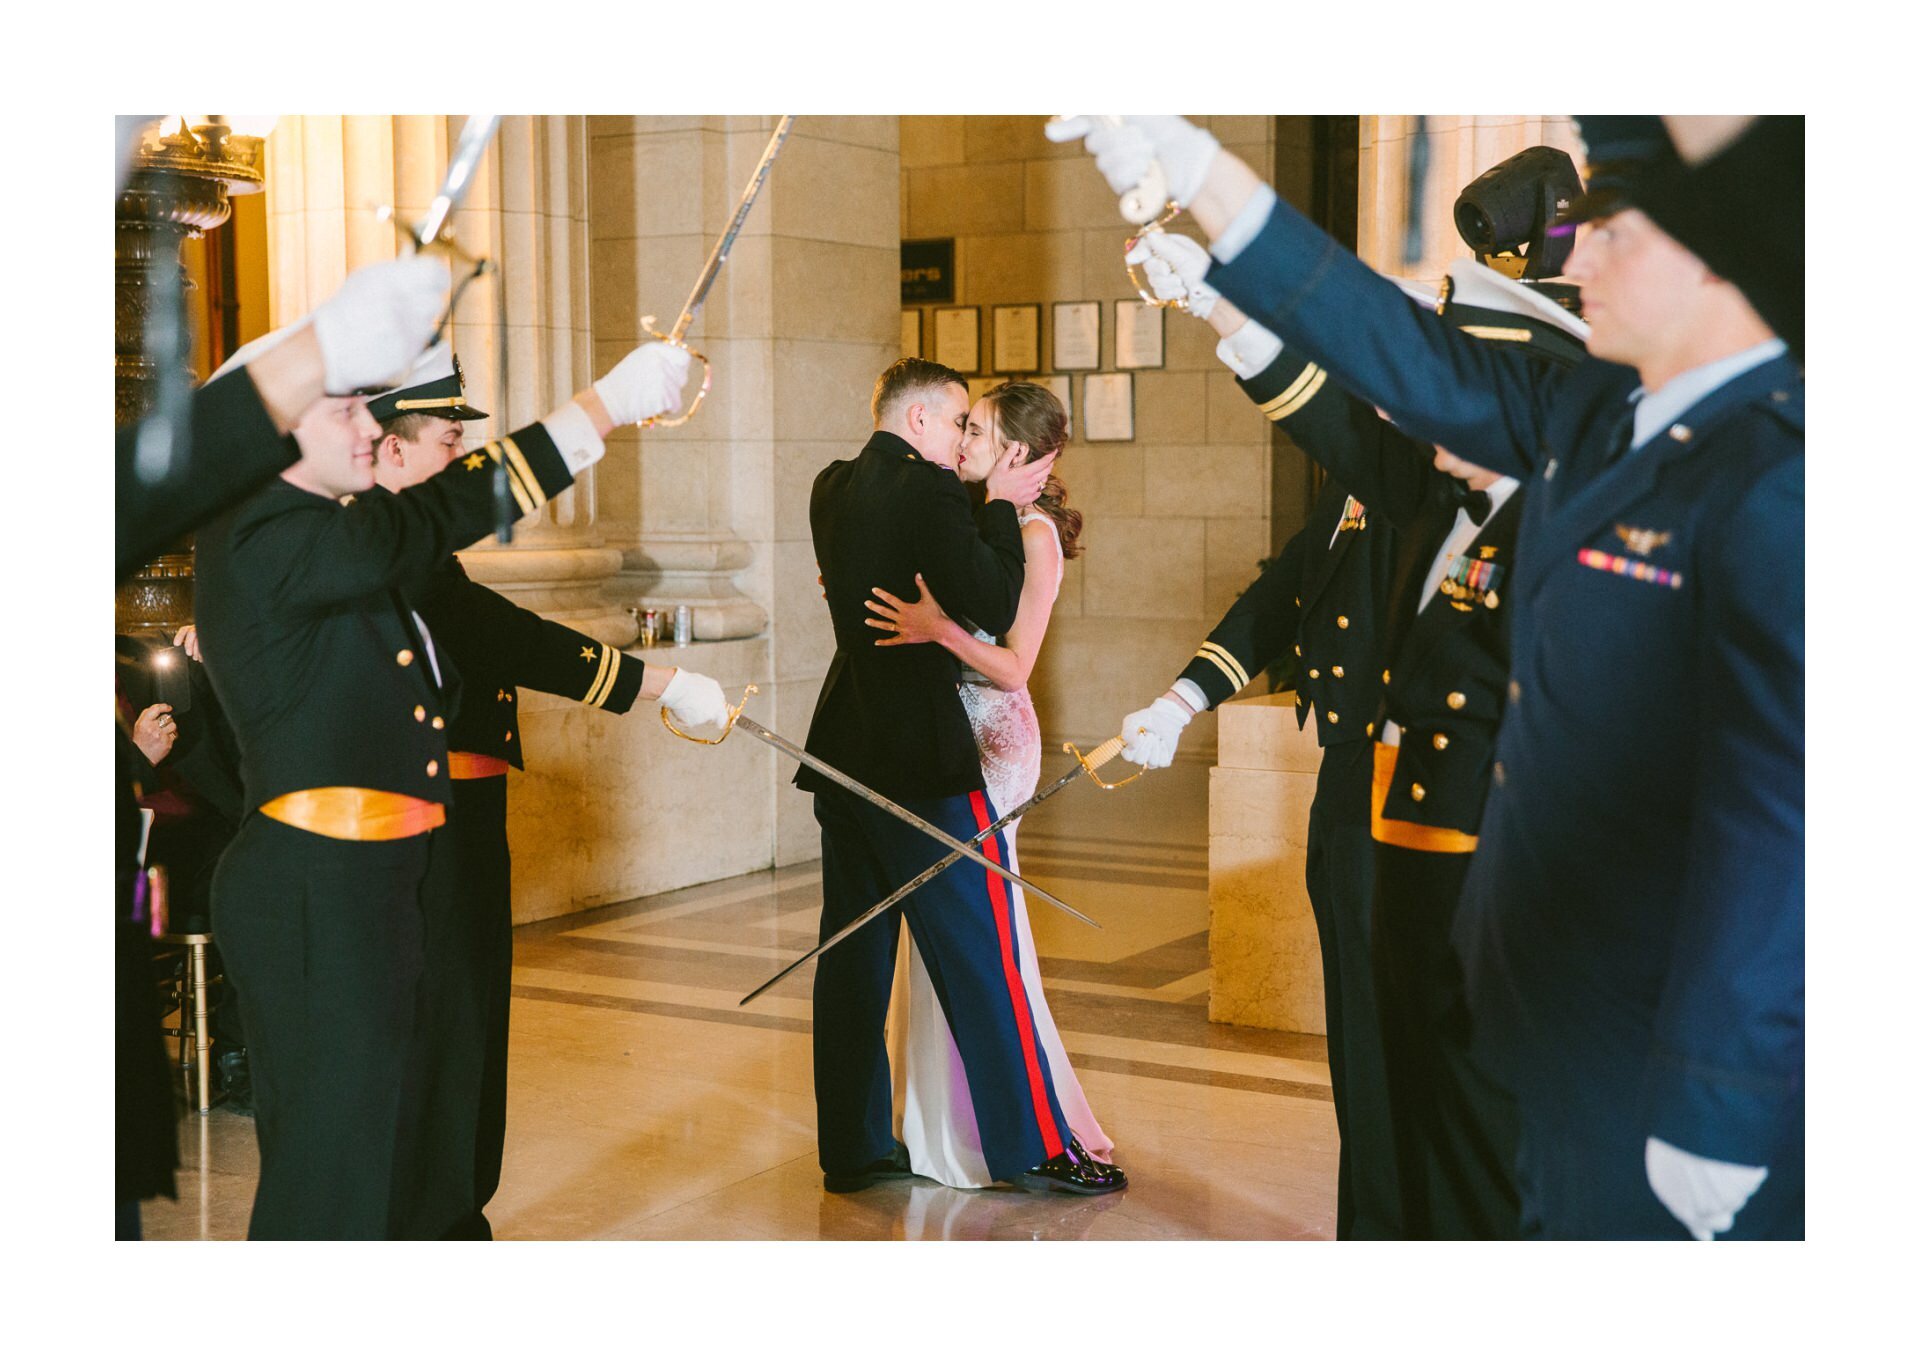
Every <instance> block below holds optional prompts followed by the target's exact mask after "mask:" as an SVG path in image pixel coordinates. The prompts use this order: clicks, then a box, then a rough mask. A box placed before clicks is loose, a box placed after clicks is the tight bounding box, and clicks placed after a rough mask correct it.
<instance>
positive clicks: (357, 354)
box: [313, 254, 453, 395]
mask: <svg viewBox="0 0 1920 1356" xmlns="http://www.w3.org/2000/svg"><path fill="white" fill-rule="evenodd" d="M452 284H453V277H452V275H451V274H450V273H448V271H447V265H446V261H445V260H443V259H437V258H433V257H432V256H428V255H419V254H410V255H408V256H407V257H406V258H404V259H389V260H388V261H387V262H386V263H384V264H368V265H367V266H366V267H365V268H358V269H355V270H354V271H353V272H351V273H349V274H348V275H347V280H346V281H345V282H343V283H341V284H340V290H339V291H338V292H335V293H334V294H333V295H332V296H330V297H328V298H327V299H326V300H325V301H323V302H321V303H320V304H319V305H318V306H316V307H315V308H314V311H313V336H314V338H315V339H317V340H319V341H320V358H321V361H322V363H323V364H324V365H325V367H326V379H327V390H328V391H330V392H332V393H333V394H336V395H346V394H347V393H349V392H352V391H365V390H369V389H372V388H376V387H380V386H392V385H393V384H395V383H396V382H398V381H399V380H400V379H401V378H402V377H404V376H405V375H406V373H407V370H408V368H410V367H411V366H412V364H413V360H414V359H415V358H417V357H419V356H420V352H421V350H422V349H424V348H426V346H427V340H429V339H431V338H433V327H434V326H435V325H437V324H439V323H440V313H441V312H442V311H444V310H445V309H446V305H447V289H448V288H449V287H451V286H452Z"/></svg>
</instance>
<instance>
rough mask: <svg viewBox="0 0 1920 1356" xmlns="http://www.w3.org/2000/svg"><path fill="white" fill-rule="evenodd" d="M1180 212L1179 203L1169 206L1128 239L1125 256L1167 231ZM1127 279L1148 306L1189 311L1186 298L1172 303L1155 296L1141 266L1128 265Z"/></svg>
mask: <svg viewBox="0 0 1920 1356" xmlns="http://www.w3.org/2000/svg"><path fill="white" fill-rule="evenodd" d="M1180 212H1181V207H1180V204H1179V203H1177V202H1176V203H1169V204H1167V210H1166V211H1165V212H1162V213H1161V214H1160V215H1159V216H1158V217H1157V218H1155V219H1154V220H1153V221H1150V222H1148V223H1147V224H1146V225H1144V226H1142V227H1141V228H1140V229H1139V230H1138V231H1137V232H1135V233H1134V234H1133V235H1130V236H1128V237H1127V243H1126V244H1125V245H1124V246H1123V247H1122V254H1123V256H1124V255H1127V254H1132V253H1133V247H1134V246H1135V245H1137V244H1139V243H1140V242H1141V241H1142V240H1144V239H1146V238H1147V237H1148V236H1150V235H1153V234H1155V233H1156V232H1160V231H1164V230H1166V229H1167V227H1168V226H1169V225H1171V224H1172V222H1173V219H1174V218H1175V217H1177V216H1179V215H1180ZM1127 279H1128V281H1130V282H1131V283H1132V284H1133V290H1134V291H1136V292H1138V293H1139V294H1140V300H1142V301H1144V302H1146V303H1147V305H1149V306H1151V307H1153V308H1154V309H1155V310H1160V311H1184V310H1186V309H1187V299H1186V298H1185V297H1175V298H1174V299H1173V300H1172V301H1165V300H1162V299H1161V298H1159V297H1156V296H1155V295H1154V294H1153V288H1152V287H1150V286H1148V284H1147V279H1146V275H1145V274H1144V273H1142V272H1141V267H1140V265H1139V264H1128V265H1127Z"/></svg>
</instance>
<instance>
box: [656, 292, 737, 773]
mask: <svg viewBox="0 0 1920 1356" xmlns="http://www.w3.org/2000/svg"><path fill="white" fill-rule="evenodd" d="M653 324H654V318H653V317H652V316H650V315H643V316H641V317H640V325H641V327H642V328H643V329H645V330H646V332H647V333H648V334H651V335H652V336H653V337H654V338H655V339H658V340H659V341H660V342H661V343H663V344H672V345H673V346H674V347H675V348H684V349H686V350H687V352H688V353H690V354H692V355H693V356H694V357H696V358H698V359H699V360H700V366H701V367H702V368H704V369H705V371H704V372H702V374H701V376H700V389H699V390H698V391H696V392H694V396H693V403H692V404H691V405H689V406H687V408H686V409H684V410H682V411H681V412H680V413H679V414H677V415H674V416H673V417H672V418H668V417H667V416H666V415H664V414H656V415H654V416H653V418H651V419H642V420H641V421H640V427H641V428H679V427H680V425H682V424H684V423H686V422H687V420H689V419H691V418H693V416H694V413H695V411H697V410H698V409H699V408H700V402H701V401H703V400H705V399H706V398H707V392H708V391H711V390H712V389H713V364H712V363H710V362H708V361H707V355H706V354H704V353H702V352H700V351H699V350H698V349H696V348H694V347H692V346H691V345H690V344H688V343H687V341H686V340H684V339H676V338H674V336H672V335H671V334H662V333H660V331H659V330H657V329H655V328H654V327H653ZM749 690H751V689H749ZM735 714H738V713H737V712H736V713H735ZM728 728H732V727H731V726H729V727H728ZM703 742H708V743H715V744H717V743H719V742H720V741H719V740H717V739H716V740H709V741H703Z"/></svg>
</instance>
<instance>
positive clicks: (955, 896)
mask: <svg viewBox="0 0 1920 1356" xmlns="http://www.w3.org/2000/svg"><path fill="white" fill-rule="evenodd" d="M900 803H901V804H902V805H903V806H904V807H905V808H907V809H909V810H911V811H913V812H914V813H915V814H917V815H919V816H920V817H921V818H923V819H925V820H927V821H928V822H930V823H933V824H935V825H938V826H939V827H940V828H942V829H944V830H946V832H947V833H949V834H951V835H952V836H953V837H955V838H958V839H960V840H961V841H962V842H965V841H966V840H968V839H970V838H972V837H973V836H974V834H975V833H977V832H979V831H980V830H981V829H984V828H985V827H986V826H987V825H988V824H991V823H992V822H993V821H994V820H995V819H997V818H998V817H999V815H998V812H997V811H995V810H994V808H993V803H992V801H991V800H989V799H988V797H987V794H986V792H984V791H974V792H972V793H970V794H967V795H959V796H946V797H940V798H933V797H924V798H920V797H917V798H910V799H905V800H902V801H901V802H900ZM813 813H814V818H816V819H817V820H819V821H820V847H821V874H822V882H821V884H822V893H823V894H824V896H825V907H824V908H823V909H822V910H821V914H820V936H821V938H822V939H823V940H824V939H825V938H827V937H829V936H831V935H832V934H833V933H834V932H836V931H838V930H839V929H840V928H842V927H844V926H845V925H846V924H847V923H849V922H851V921H853V919H854V918H856V917H858V916H859V915H860V914H861V913H864V912H865V911H866V910H867V909H868V908H870V907H872V906H873V905H875V904H877V903H879V902H880V901H881V900H882V899H885V898H886V897H887V896H888V895H889V894H891V893H893V891H894V890H895V889H896V888H898V887H899V886H901V885H903V884H905V883H906V882H907V881H908V880H910V879H912V878H913V877H914V876H916V875H918V874H919V873H920V872H921V871H923V870H925V869H926V868H927V867H929V866H931V865H933V863H934V862H936V861H938V860H939V859H940V858H941V857H944V856H946V855H947V849H946V848H945V847H943V846H941V845H940V844H939V843H937V842H935V841H934V840H933V839H931V838H929V837H927V836H926V835H925V834H923V833H921V832H920V831H919V830H917V829H915V828H912V827H911V826H909V825H907V824H904V823H902V822H901V821H900V820H898V819H896V818H894V817H893V816H892V815H890V814H888V813H887V812H886V811H884V810H881V809H879V808H878V807H876V806H873V805H870V804H868V803H867V802H866V801H864V800H861V799H859V798H858V797H856V796H854V795H852V794H850V793H849V792H846V791H842V790H840V789H839V788H838V787H832V788H829V789H827V790H823V791H819V792H816V793H815V794H814V801H813ZM980 851H981V852H982V853H983V854H985V855H986V856H987V857H988V858H990V859H991V860H994V861H998V862H1003V863H1004V862H1005V861H1006V860H1007V851H1006V839H1005V838H1004V837H1003V836H1002V835H1001V834H997V833H996V834H994V835H993V836H992V837H991V838H988V839H986V840H985V841H983V842H982V843H981V844H980ZM1011 888H1012V887H1011V886H1010V885H1008V883H1007V882H1006V881H1004V880H1002V879H1001V878H1000V877H999V876H996V875H993V874H991V873H990V872H988V871H987V870H986V868H984V867H982V866H979V865H977V864H976V863H973V862H961V863H959V864H958V865H956V866H953V867H950V868H948V869H947V870H946V871H943V872H941V873H940V874H939V875H938V876H936V877H934V878H933V879H932V880H931V881H929V882H927V883H926V884H925V885H923V886H921V887H920V888H919V889H918V890H916V891H914V893H913V894H911V895H909V896H908V897H907V898H906V900H905V901H903V902H902V904H901V905H900V907H899V908H896V909H889V910H888V911H887V912H886V913H884V914H882V915H881V916H880V917H878V918H876V919H874V920H873V921H872V922H871V923H869V924H867V925H866V926H865V927H864V928H862V929H861V930H860V931H858V932H856V933H854V934H853V935H852V936H851V937H849V938H847V940H846V941H844V942H842V943H841V944H840V945H838V946H836V947H835V948H834V949H833V950H831V951H829V952H827V953H826V954H825V955H824V956H822V957H821V958H820V960H819V962H818V968H817V969H816V970H815V971H814V979H813V1087H814V1100H815V1103H816V1106H817V1109H818V1113H819V1132H820V1167H821V1168H822V1170H824V1171H826V1172H829V1173H835V1172H853V1171H857V1170H858V1169H860V1168H862V1167H865V1166H866V1165H867V1164H869V1163H871V1162H873V1161H874V1160H875V1159H879V1158H884V1157H885V1156H886V1155H887V1154H888V1153H890V1152H891V1151H892V1149H893V1144H894V1139H893V1082H892V1076H891V1074H890V1073H889V1071H888V1068H887V1042H886V1018H887V1002H888V999H889V998H890V997H891V996H892V992H893V972H894V953H895V951H896V949H897V947H898V945H899V941H900V919H901V915H902V914H904V915H905V916H906V921H907V926H909V927H910V928H912V929H913V938H914V943H915V945H916V946H918V948H919V950H920V955H921V957H922V959H924V960H925V962H926V966H927V975H928V978H930V979H931V980H932V981H933V990H934V993H935V994H936V995H938V997H939V999H940V1007H941V1010H942V1011H944V1012H945V1013H946V1017H947V1025H948V1026H949V1027H951V1028H952V1030H953V1040H954V1045H955V1046H956V1047H957V1048H958V1049H959V1051H960V1062H961V1065H962V1067H963V1068H964V1069H965V1070H966V1075H967V1087H968V1090H969V1092H970V1094H971V1096H972V1099H973V1113H974V1120H975V1122H976V1123H977V1124H978V1125H979V1128H980V1148H981V1151H982V1153H983V1154H984V1156H985V1158H986V1160H987V1170H988V1171H989V1172H991V1173H992V1174H993V1176H994V1178H995V1179H996V1180H998V1181H1003V1182H1006V1181H1013V1180H1014V1179H1016V1178H1017V1177H1018V1176H1019V1174H1020V1173H1022V1172H1025V1171H1026V1170H1027V1169H1028V1168H1032V1167H1035V1166H1037V1165H1039V1164H1041V1163H1044V1162H1045V1161H1046V1160H1047V1159H1049V1158H1052V1157H1053V1156H1054V1155H1056V1154H1058V1153H1060V1152H1062V1151H1063V1150H1064V1149H1065V1147H1066V1143H1067V1140H1068V1138H1069V1137H1070V1136H1071V1134H1072V1131H1070V1130H1069V1129H1068V1128H1067V1118H1066V1116H1065V1115H1063V1114H1062V1113H1061V1110H1060V1103H1059V1100H1058V1098H1056V1096H1055V1095H1054V1091H1053V1075H1052V1072H1051V1071H1050V1070H1049V1068H1048V1066H1047V1057H1046V1053H1045V1051H1043V1050H1042V1049H1041V1048H1040V1045H1039V1041H1038V1039H1037V1038H1036V1036H1035V1034H1034V1030H1033V1012H1032V1009H1031V1007H1030V1006H1029V1005H1028V1002H1027V995H1026V990H1025V988H1024V986H1023V985H1022V983H1021V980H1020V957H1019V949H1018V948H1019V942H1018V938H1017V934H1016V929H1015V926H1014V920H1013V914H1012V908H1011V895H1010V890H1011Z"/></svg>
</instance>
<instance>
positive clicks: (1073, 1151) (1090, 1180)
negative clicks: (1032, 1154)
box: [1018, 1139, 1127, 1196]
mask: <svg viewBox="0 0 1920 1356" xmlns="http://www.w3.org/2000/svg"><path fill="white" fill-rule="evenodd" d="M1018 1185H1019V1186H1020V1187H1021V1188H1022V1189H1024V1190H1027V1191H1037V1192H1049V1191H1067V1192H1071V1193H1073V1194H1074V1195H1076V1196H1104V1195H1106V1194H1107V1193H1108V1192H1109V1191H1124V1190H1126V1187H1127V1174H1126V1173H1124V1172H1122V1171H1121V1170H1120V1169H1119V1168H1117V1167H1115V1166H1114V1165H1113V1164H1111V1163H1102V1162H1100V1161H1099V1160H1098V1159H1096V1158H1095V1157H1094V1156H1093V1155H1092V1154H1090V1153H1088V1152H1087V1151H1086V1148H1085V1147H1084V1146H1083V1145H1082V1144H1081V1143H1080V1141H1079V1140H1078V1139H1069V1140H1068V1141H1067V1147H1066V1149H1065V1150H1064V1151H1063V1152H1061V1153H1057V1154H1055V1155H1054V1156H1053V1157H1052V1158H1049V1159H1048V1160H1047V1161H1046V1162H1044V1163H1042V1164H1041V1165H1040V1166H1039V1167H1037V1168H1028V1169H1027V1170H1026V1171H1025V1172H1023V1173H1021V1174H1020V1181H1019V1183H1018Z"/></svg>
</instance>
